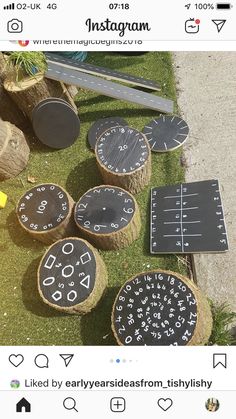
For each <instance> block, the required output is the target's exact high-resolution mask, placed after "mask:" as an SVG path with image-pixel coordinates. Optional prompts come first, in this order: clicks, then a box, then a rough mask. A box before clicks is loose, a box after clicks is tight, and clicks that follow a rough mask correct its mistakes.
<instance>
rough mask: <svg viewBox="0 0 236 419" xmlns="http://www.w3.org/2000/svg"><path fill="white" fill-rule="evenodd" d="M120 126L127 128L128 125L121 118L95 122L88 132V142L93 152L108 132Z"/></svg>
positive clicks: (103, 119)
mask: <svg viewBox="0 0 236 419" xmlns="http://www.w3.org/2000/svg"><path fill="white" fill-rule="evenodd" d="M119 125H120V126H125V125H128V124H127V122H126V121H125V120H124V119H123V118H119V117H110V118H102V119H98V120H97V121H96V122H94V124H93V125H92V126H91V128H90V130H89V132H88V142H89V144H90V147H91V148H92V150H95V146H96V142H97V140H98V139H99V137H101V135H102V134H103V133H104V132H105V131H106V130H108V129H109V128H113V127H117V126H119Z"/></svg>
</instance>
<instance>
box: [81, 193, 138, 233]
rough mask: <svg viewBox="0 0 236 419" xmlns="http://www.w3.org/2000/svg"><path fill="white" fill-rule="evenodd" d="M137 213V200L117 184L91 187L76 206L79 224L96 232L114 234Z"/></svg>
mask: <svg viewBox="0 0 236 419" xmlns="http://www.w3.org/2000/svg"><path fill="white" fill-rule="evenodd" d="M134 213H135V201H134V199H133V197H132V195H130V194H129V193H128V192H126V191H124V190H123V189H121V188H117V187H115V186H98V187H96V188H93V189H90V190H89V191H88V192H87V193H86V194H84V195H83V196H82V198H80V200H79V202H77V204H76V206H75V221H76V223H77V225H78V226H79V227H81V228H83V229H85V230H87V231H89V232H91V233H94V234H100V235H102V234H112V233H115V232H116V231H119V230H121V229H123V228H124V227H126V226H127V225H128V224H129V223H130V221H131V220H132V218H133V216H134Z"/></svg>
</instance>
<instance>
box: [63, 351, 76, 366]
mask: <svg viewBox="0 0 236 419" xmlns="http://www.w3.org/2000/svg"><path fill="white" fill-rule="evenodd" d="M60 357H61V358H62V359H63V361H64V362H65V366H66V367H68V365H69V364H70V363H71V361H72V359H73V358H74V354H60Z"/></svg>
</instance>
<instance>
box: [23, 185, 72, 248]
mask: <svg viewBox="0 0 236 419" xmlns="http://www.w3.org/2000/svg"><path fill="white" fill-rule="evenodd" d="M73 209H74V201H73V199H72V198H71V196H70V195H69V194H68V193H67V192H66V191H65V190H64V189H63V188H62V187H61V186H58V185H55V184H53V183H45V184H41V185H38V186H35V187H34V188H32V189H30V190H29V191H27V192H26V193H25V194H24V195H23V196H22V197H21V199H20V201H19V203H18V205H17V209H16V212H17V217H18V220H19V223H20V224H21V226H22V227H23V228H24V229H25V230H26V231H27V232H28V233H29V234H30V235H31V236H32V237H33V238H35V239H37V240H39V241H42V242H43V243H46V244H51V243H54V242H55V241H57V240H59V239H61V238H63V237H68V236H71V235H74V234H75V229H76V226H75V222H74V219H73Z"/></svg>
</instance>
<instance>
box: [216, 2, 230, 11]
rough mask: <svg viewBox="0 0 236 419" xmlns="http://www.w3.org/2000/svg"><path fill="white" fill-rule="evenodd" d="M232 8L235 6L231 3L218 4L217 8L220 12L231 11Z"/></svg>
mask: <svg viewBox="0 0 236 419" xmlns="http://www.w3.org/2000/svg"><path fill="white" fill-rule="evenodd" d="M232 7H233V6H232V4H230V3H216V8H217V9H218V10H230V9H231V8H232Z"/></svg>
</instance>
